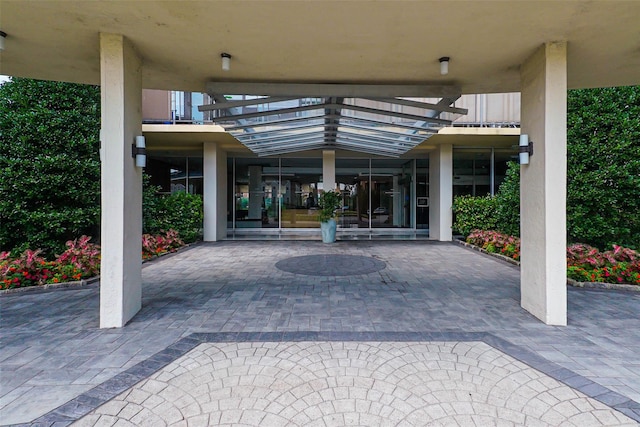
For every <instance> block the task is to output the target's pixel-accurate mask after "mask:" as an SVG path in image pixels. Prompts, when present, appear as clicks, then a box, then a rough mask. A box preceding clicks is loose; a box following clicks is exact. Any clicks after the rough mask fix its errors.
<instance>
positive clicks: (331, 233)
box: [320, 218, 338, 243]
mask: <svg viewBox="0 0 640 427" xmlns="http://www.w3.org/2000/svg"><path fill="white" fill-rule="evenodd" d="M337 228H338V224H337V223H336V220H335V219H333V218H331V219H329V220H328V221H323V222H321V223H320V230H321V231H322V242H323V243H333V242H335V241H336V229H337Z"/></svg>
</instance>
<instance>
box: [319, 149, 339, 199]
mask: <svg viewBox="0 0 640 427" xmlns="http://www.w3.org/2000/svg"><path fill="white" fill-rule="evenodd" d="M335 188H336V152H335V151H334V150H324V151H322V189H323V190H324V191H331V190H335Z"/></svg>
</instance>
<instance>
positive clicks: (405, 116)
mask: <svg viewBox="0 0 640 427" xmlns="http://www.w3.org/2000/svg"><path fill="white" fill-rule="evenodd" d="M342 109H343V110H352V111H360V112H362V113H369V114H378V115H381V116H392V117H399V118H402V119H409V120H415V121H425V122H431V123H438V124H441V125H450V124H451V120H444V119H436V118H435V117H425V116H418V115H416V114H407V113H400V112H397V111H389V110H379V109H377V108H371V107H362V106H360V105H350V104H342ZM343 117H349V116H344V115H343Z"/></svg>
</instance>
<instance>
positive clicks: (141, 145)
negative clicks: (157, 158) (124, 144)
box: [131, 135, 147, 168]
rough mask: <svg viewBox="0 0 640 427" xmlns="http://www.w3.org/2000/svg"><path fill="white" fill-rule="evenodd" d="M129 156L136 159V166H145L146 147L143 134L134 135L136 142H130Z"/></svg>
mask: <svg viewBox="0 0 640 427" xmlns="http://www.w3.org/2000/svg"><path fill="white" fill-rule="evenodd" d="M131 157H133V158H135V159H136V166H137V167H139V168H144V167H146V166H147V148H146V144H145V139H144V136H142V135H140V136H136V143H135V144H131Z"/></svg>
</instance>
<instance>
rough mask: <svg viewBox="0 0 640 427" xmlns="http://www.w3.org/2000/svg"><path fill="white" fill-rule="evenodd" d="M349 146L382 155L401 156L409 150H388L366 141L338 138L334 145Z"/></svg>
mask: <svg viewBox="0 0 640 427" xmlns="http://www.w3.org/2000/svg"><path fill="white" fill-rule="evenodd" d="M338 143H340V144H349V145H351V146H352V147H360V148H367V149H375V150H378V151H380V152H384V153H398V154H402V153H406V152H407V151H409V150H410V149H411V148H405V149H402V148H398V149H394V148H389V147H385V146H381V145H376V144H372V143H368V142H366V141H358V140H352V139H350V138H346V139H345V138H338V139H337V140H336V144H338Z"/></svg>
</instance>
